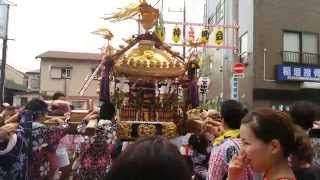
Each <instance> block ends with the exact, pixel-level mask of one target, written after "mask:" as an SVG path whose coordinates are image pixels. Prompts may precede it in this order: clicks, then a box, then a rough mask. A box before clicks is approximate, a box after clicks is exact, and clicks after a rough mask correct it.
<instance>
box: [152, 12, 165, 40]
mask: <svg viewBox="0 0 320 180" xmlns="http://www.w3.org/2000/svg"><path fill="white" fill-rule="evenodd" d="M154 33H155V35H156V36H157V37H158V38H159V40H160V41H161V42H163V41H164V40H165V38H166V29H165V27H164V24H163V20H162V17H161V16H160V18H159V20H158V21H157V23H156V27H155V29H154Z"/></svg>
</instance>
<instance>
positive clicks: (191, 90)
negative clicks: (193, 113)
mask: <svg viewBox="0 0 320 180" xmlns="http://www.w3.org/2000/svg"><path fill="white" fill-rule="evenodd" d="M188 100H189V101H188V102H190V103H191V105H192V108H195V107H198V106H199V93H198V85H197V80H192V81H191V82H190V83H189V85H188Z"/></svg>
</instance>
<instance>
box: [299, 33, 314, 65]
mask: <svg viewBox="0 0 320 180" xmlns="http://www.w3.org/2000/svg"><path fill="white" fill-rule="evenodd" d="M302 52H303V55H302V64H318V36H317V35H316V34H312V33H303V34H302Z"/></svg>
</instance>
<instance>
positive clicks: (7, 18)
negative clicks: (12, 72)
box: [0, 4, 10, 104]
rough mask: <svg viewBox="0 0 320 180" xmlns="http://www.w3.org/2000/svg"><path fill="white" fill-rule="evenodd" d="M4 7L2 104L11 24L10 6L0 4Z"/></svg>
mask: <svg viewBox="0 0 320 180" xmlns="http://www.w3.org/2000/svg"><path fill="white" fill-rule="evenodd" d="M0 6H3V8H1V9H2V10H6V12H5V13H4V14H3V15H4V16H5V22H3V23H4V29H3V32H2V33H3V34H2V35H3V37H2V59H1V77H0V96H1V98H0V103H1V104H2V103H4V99H5V98H4V97H5V96H4V81H5V71H6V61H7V47H8V46H7V43H8V24H9V23H8V22H9V8H10V5H9V4H0Z"/></svg>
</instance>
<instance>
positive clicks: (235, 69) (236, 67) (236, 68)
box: [233, 63, 246, 74]
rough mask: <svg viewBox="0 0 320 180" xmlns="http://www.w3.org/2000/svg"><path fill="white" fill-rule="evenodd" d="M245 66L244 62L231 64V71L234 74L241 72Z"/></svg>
mask: <svg viewBox="0 0 320 180" xmlns="http://www.w3.org/2000/svg"><path fill="white" fill-rule="evenodd" d="M245 68H246V67H245V65H244V64H242V63H237V64H235V65H233V73H234V74H241V73H243V72H244V70H245Z"/></svg>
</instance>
